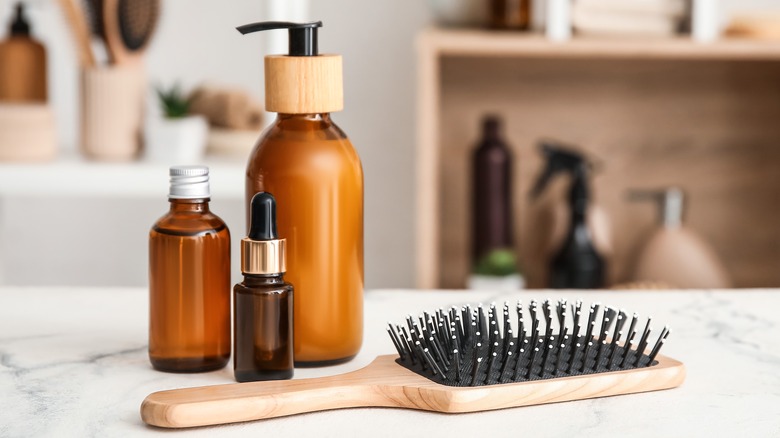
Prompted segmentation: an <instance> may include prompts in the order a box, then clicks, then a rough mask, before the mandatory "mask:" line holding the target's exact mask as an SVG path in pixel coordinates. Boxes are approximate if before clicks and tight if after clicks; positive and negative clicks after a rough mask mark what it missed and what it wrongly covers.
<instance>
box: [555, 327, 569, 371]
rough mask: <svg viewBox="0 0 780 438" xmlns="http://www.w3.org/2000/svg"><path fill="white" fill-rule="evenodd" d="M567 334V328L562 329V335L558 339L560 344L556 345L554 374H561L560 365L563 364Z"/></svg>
mask: <svg viewBox="0 0 780 438" xmlns="http://www.w3.org/2000/svg"><path fill="white" fill-rule="evenodd" d="M568 333H569V328H568V327H564V328H563V335H561V336H560V339H559V341H560V342H559V343H558V360H557V361H556V362H555V371H556V372H555V374H557V373H559V372H561V370H562V369H563V367H562V364H563V363H564V362H563V358H564V355H565V353H566V340H567V339H568V337H569V336H568Z"/></svg>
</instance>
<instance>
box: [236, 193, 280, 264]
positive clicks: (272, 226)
mask: <svg viewBox="0 0 780 438" xmlns="http://www.w3.org/2000/svg"><path fill="white" fill-rule="evenodd" d="M250 208H251V211H250V218H249V221H250V225H249V235H248V236H247V237H245V238H243V239H241V272H243V273H244V274H254V275H275V274H282V273H284V272H286V271H287V262H286V259H287V251H286V247H287V241H286V240H285V239H280V238H279V236H278V234H277V232H276V200H275V199H274V197H273V195H271V194H270V193H268V192H260V193H257V194H255V196H254V197H252V202H251V206H250Z"/></svg>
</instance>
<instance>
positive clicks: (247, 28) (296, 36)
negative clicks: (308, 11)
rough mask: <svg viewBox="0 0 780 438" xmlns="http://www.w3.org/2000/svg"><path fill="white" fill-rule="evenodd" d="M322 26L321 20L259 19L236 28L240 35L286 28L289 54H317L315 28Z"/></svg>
mask: <svg viewBox="0 0 780 438" xmlns="http://www.w3.org/2000/svg"><path fill="white" fill-rule="evenodd" d="M319 27H322V21H312V22H310V23H291V22H289V21H261V22H258V23H251V24H245V25H243V26H239V27H237V28H236V29H237V30H238V31H239V32H241V34H242V35H246V34H248V33H252V32H259V31H262V30H272V29H287V30H288V31H289V48H288V53H287V54H288V55H289V56H317V55H319V49H318V47H317V28H319Z"/></svg>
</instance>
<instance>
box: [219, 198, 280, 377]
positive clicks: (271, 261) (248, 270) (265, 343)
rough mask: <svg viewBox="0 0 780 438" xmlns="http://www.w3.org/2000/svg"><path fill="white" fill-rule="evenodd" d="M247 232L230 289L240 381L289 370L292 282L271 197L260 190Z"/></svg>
mask: <svg viewBox="0 0 780 438" xmlns="http://www.w3.org/2000/svg"><path fill="white" fill-rule="evenodd" d="M250 207H251V210H250V228H249V235H248V236H247V237H246V238H244V239H243V240H242V241H241V272H243V274H244V281H243V282H241V283H239V284H237V285H236V287H235V288H234V289H233V291H234V294H235V297H234V306H235V308H234V313H235V326H234V332H235V348H234V351H235V356H234V362H233V371H234V373H235V377H236V380H237V381H239V382H251V381H256V380H279V379H289V378H291V377H292V376H293V287H292V285H291V284H290V283H287V282H285V281H284V272H285V271H286V260H285V252H286V251H285V249H286V243H287V242H286V241H285V239H280V238H279V236H278V234H277V231H276V200H275V199H274V197H273V196H272V195H271V194H270V193H266V192H261V193H257V194H255V195H254V196H253V197H252V201H251V204H250Z"/></svg>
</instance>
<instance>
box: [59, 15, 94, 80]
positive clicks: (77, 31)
mask: <svg viewBox="0 0 780 438" xmlns="http://www.w3.org/2000/svg"><path fill="white" fill-rule="evenodd" d="M59 2H60V7H61V8H62V11H63V12H64V13H65V18H66V19H67V20H68V24H69V25H70V30H71V32H72V33H73V38H74V39H75V41H76V50H77V51H78V53H79V61H80V62H81V67H82V68H85V69H86V68H91V67H94V66H95V65H96V62H95V54H94V53H92V46H91V44H90V32H89V27H87V21H86V18H85V15H84V11H83V10H82V9H81V8H80V7H79V5H78V4H76V1H75V0H59Z"/></svg>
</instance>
